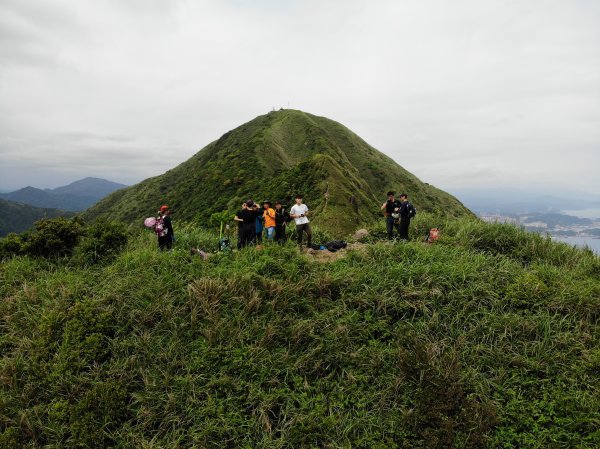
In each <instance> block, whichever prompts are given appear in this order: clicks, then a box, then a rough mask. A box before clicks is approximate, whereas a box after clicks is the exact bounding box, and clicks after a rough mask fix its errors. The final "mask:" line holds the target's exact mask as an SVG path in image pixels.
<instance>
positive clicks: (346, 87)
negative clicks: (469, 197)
mask: <svg viewBox="0 0 600 449" xmlns="http://www.w3.org/2000/svg"><path fill="white" fill-rule="evenodd" d="M598 23H600V3H599V2H592V1H588V0H575V1H566V0H561V1H539V0H536V1H528V2H518V1H500V0H492V1H487V2H479V1H473V0H468V1H467V0H461V1H457V2H443V1H433V0H421V1H415V0H412V1H403V2H396V1H383V0H376V1H371V2H368V3H367V2H363V1H338V0H333V1H327V2H317V1H314V0H308V1H302V2H301V1H298V0H290V1H279V2H277V1H254V2H251V1H249V0H248V1H244V0H228V1H209V0H206V1H198V2H193V1H183V0H182V1H170V2H167V1H159V0H155V1H149V0H144V1H143V0H128V1H118V0H106V1H98V2H91V3H88V2H77V1H75V0H48V1H43V2H42V1H31V0H18V1H13V0H0V167H1V168H0V190H14V189H17V188H20V187H24V186H26V185H32V186H35V187H40V188H46V187H50V188H51V187H57V186H59V185H65V184H68V183H70V182H72V181H75V180H77V179H80V178H84V177H88V176H95V177H101V178H105V179H109V180H111V181H115V182H122V183H125V184H133V183H136V182H139V181H141V180H143V179H145V178H148V177H151V176H156V175H159V174H162V173H164V172H165V171H167V170H168V169H170V168H173V167H174V166H176V165H178V164H179V163H181V162H183V161H185V160H187V159H188V158H189V157H191V156H192V155H193V154H195V153H196V152H197V151H199V150H200V149H201V148H203V147H204V146H206V145H207V144H208V143H210V142H212V141H214V140H216V139H218V138H219V137H220V136H221V135H222V134H224V133H225V132H227V131H229V130H231V129H233V128H235V127H237V126H239V125H241V124H242V123H245V122H247V121H249V120H252V119H253V118H254V117H256V116H258V115H262V114H265V113H267V112H268V111H270V110H272V109H279V108H281V107H283V108H288V107H289V108H292V109H300V110H303V111H306V112H309V113H311V114H315V115H320V116H325V117H328V118H331V119H333V120H336V121H338V122H340V123H342V124H343V125H345V126H347V127H348V128H349V129H351V130H352V131H354V132H355V133H357V134H358V135H359V136H361V137H362V138H363V139H365V140H366V141H367V142H368V143H369V144H371V145H372V146H374V147H375V148H377V149H378V150H380V151H382V152H384V153H385V154H387V155H389V156H390V157H392V158H393V159H394V160H396V161H397V162H398V163H399V164H400V165H402V166H403V167H404V168H406V169H407V170H409V171H410V172H412V173H414V174H415V175H416V176H418V177H419V178H420V179H421V180H423V181H424V182H429V183H431V184H434V185H436V186H438V187H440V188H442V189H445V190H448V191H456V190H460V189H480V188H490V187H497V188H502V187H511V188H515V187H519V188H531V189H537V190H540V191H543V190H546V189H550V190H557V191H561V190H563V191H564V190H568V189H573V190H579V191H583V192H590V193H593V194H600V177H598V175H597V172H598V169H599V168H600V101H599V100H600V27H598V26H597V24H598Z"/></svg>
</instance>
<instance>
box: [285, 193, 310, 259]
mask: <svg viewBox="0 0 600 449" xmlns="http://www.w3.org/2000/svg"><path fill="white" fill-rule="evenodd" d="M309 214H310V212H309V211H308V206H307V205H306V204H302V195H296V204H294V205H293V206H292V209H291V210H290V217H292V218H293V219H294V221H295V222H296V231H297V232H298V245H300V246H302V234H303V233H304V232H306V244H307V245H308V248H310V244H311V241H312V230H311V229H310V223H309V222H308V218H307V216H308V215H309Z"/></svg>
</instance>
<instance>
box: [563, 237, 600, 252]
mask: <svg viewBox="0 0 600 449" xmlns="http://www.w3.org/2000/svg"><path fill="white" fill-rule="evenodd" d="M552 240H556V241H558V242H565V243H568V244H569V245H573V246H577V247H579V248H583V247H585V246H587V247H588V248H590V249H591V250H592V251H594V252H595V253H596V254H598V255H600V239H594V238H592V237H559V236H555V235H553V236H552Z"/></svg>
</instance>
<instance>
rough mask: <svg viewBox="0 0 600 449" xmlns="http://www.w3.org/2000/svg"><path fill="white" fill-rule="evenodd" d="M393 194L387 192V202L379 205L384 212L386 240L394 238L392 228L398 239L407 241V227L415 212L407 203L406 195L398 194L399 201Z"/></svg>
mask: <svg viewBox="0 0 600 449" xmlns="http://www.w3.org/2000/svg"><path fill="white" fill-rule="evenodd" d="M394 195H395V192H393V191H391V190H390V191H389V192H388V193H387V196H388V200H387V201H386V202H385V203H383V204H382V205H381V210H382V211H384V212H383V213H384V215H385V223H386V228H387V238H388V240H391V239H392V238H394V235H393V233H394V228H396V231H397V233H398V237H399V238H400V239H401V240H408V227H409V226H410V219H411V218H412V217H414V216H415V215H416V213H417V210H416V209H415V208H414V206H413V205H412V204H411V203H410V202H409V201H408V195H407V194H406V193H401V194H400V199H399V200H397V199H395V198H394Z"/></svg>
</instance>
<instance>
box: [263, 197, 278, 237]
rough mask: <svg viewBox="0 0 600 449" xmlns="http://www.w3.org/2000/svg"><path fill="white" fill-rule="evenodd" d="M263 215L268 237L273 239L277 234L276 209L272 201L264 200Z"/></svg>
mask: <svg viewBox="0 0 600 449" xmlns="http://www.w3.org/2000/svg"><path fill="white" fill-rule="evenodd" d="M263 209H264V210H265V211H264V212H263V217H264V219H265V229H266V230H267V239H268V240H273V236H274V235H275V211H274V210H273V209H272V208H271V202H270V201H263Z"/></svg>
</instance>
